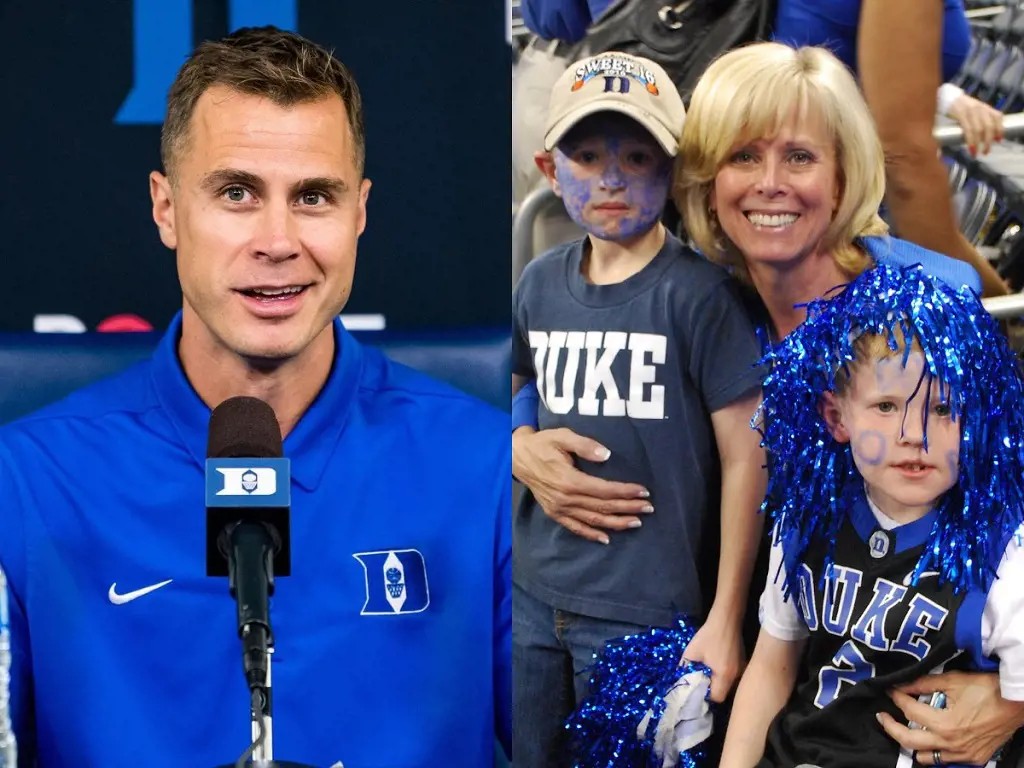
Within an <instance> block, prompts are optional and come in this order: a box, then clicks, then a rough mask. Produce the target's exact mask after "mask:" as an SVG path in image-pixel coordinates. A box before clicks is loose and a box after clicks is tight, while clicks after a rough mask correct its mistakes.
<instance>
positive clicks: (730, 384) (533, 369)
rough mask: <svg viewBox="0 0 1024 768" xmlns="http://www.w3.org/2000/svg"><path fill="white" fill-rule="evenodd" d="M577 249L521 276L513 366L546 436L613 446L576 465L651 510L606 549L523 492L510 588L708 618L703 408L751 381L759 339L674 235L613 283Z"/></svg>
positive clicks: (730, 290) (655, 620) (710, 475)
mask: <svg viewBox="0 0 1024 768" xmlns="http://www.w3.org/2000/svg"><path fill="white" fill-rule="evenodd" d="M585 242H586V241H585V240H581V241H577V242H574V243H569V244H567V245H564V246H560V247H558V248H555V249H554V250H552V251H549V252H548V253H547V254H545V255H543V256H541V257H540V258H538V259H536V260H535V261H533V262H532V263H531V264H530V265H529V266H528V267H527V268H526V270H525V272H524V273H523V276H522V278H521V280H520V282H519V284H518V285H517V287H516V291H515V294H514V296H513V358H514V362H513V365H514V371H515V373H517V374H519V375H521V376H526V377H529V378H536V379H537V385H538V389H539V391H540V395H541V404H540V409H539V414H538V415H539V426H540V428H541V429H551V428H557V427H567V428H569V429H571V430H573V431H574V432H577V433H578V434H581V435H585V436H587V437H591V438H593V439H595V440H597V441H598V442H600V443H601V444H603V445H605V446H606V447H607V448H608V449H609V450H610V451H611V458H609V459H608V461H606V462H603V463H591V462H587V461H582V460H577V461H578V466H580V468H581V469H582V470H583V471H585V472H587V473H588V474H591V475H594V476H597V477H603V478H606V479H609V480H618V481H623V482H634V483H639V484H642V485H644V486H645V487H647V488H648V489H649V490H650V491H651V503H652V504H653V506H654V509H655V511H654V514H652V515H647V516H644V517H643V527H642V528H640V529H636V530H628V531H623V532H614V531H613V532H609V536H610V538H611V544H610V546H603V545H601V544H595V543H593V542H590V541H587V540H585V539H582V538H580V537H579V536H577V535H575V534H573V533H571V532H569V531H568V530H566V529H565V528H564V527H562V526H561V525H559V524H557V523H555V522H554V521H552V520H551V519H550V518H549V517H547V516H546V515H545V514H544V512H543V510H542V509H540V507H539V505H538V504H537V503H536V501H535V500H534V498H533V496H532V495H531V494H530V493H528V492H527V493H526V494H524V497H523V501H522V504H521V506H520V509H519V511H518V514H517V515H516V516H515V519H514V521H513V543H514V557H513V580H514V581H515V582H516V583H517V584H518V585H519V586H520V587H522V588H523V589H525V590H526V591H527V592H528V593H530V594H531V595H533V596H534V597H536V598H538V599H540V600H542V601H544V602H546V603H548V604H549V605H551V606H553V607H555V608H559V609H562V610H566V611H572V612H574V613H580V614H583V615H586V616H592V617H596V618H603V619H608V620H613V621H624V622H632V623H636V624H643V625H655V626H668V625H671V623H672V621H673V617H674V615H675V613H676V612H683V613H687V614H694V615H700V614H701V612H702V610H703V606H702V605H701V589H700V584H699V582H698V576H697V573H698V566H697V561H698V558H699V557H700V555H701V535H702V529H703V524H704V520H705V518H706V516H707V515H709V514H710V515H716V516H717V515H718V514H719V510H718V508H717V505H715V506H714V507H713V508H712V506H711V504H710V503H709V499H714V498H717V496H718V493H717V491H718V489H717V488H716V487H714V484H716V483H717V482H718V480H717V478H718V474H717V472H718V470H717V466H718V456H717V448H716V445H715V441H714V434H713V432H712V428H711V419H710V414H711V413H712V412H714V411H717V410H719V409H721V408H723V407H725V406H727V405H729V404H730V403H732V402H734V401H736V400H737V399H739V398H741V397H743V396H745V395H748V394H750V393H752V392H753V391H754V390H756V389H757V388H758V387H759V386H760V378H761V371H760V370H759V369H757V368H756V367H755V364H756V362H757V360H758V357H759V348H758V343H757V338H756V336H755V334H754V331H753V328H752V326H751V323H750V320H749V318H748V316H747V313H746V312H745V311H744V308H743V306H742V304H741V302H740V299H739V297H738V295H737V293H736V286H735V283H734V281H732V280H731V279H730V278H729V276H728V274H727V273H726V272H725V270H723V269H722V268H720V267H718V266H716V265H714V264H711V263H710V262H708V261H706V260H705V259H703V258H702V257H701V256H699V255H698V254H696V253H694V252H693V251H692V250H690V249H688V248H686V247H685V246H684V245H683V244H682V243H681V242H680V241H679V240H677V239H676V238H674V237H672V236H671V235H669V236H668V237H667V239H666V242H665V245H664V247H663V248H662V249H661V251H660V252H659V253H658V254H657V256H655V258H654V259H653V260H652V261H651V262H650V263H649V264H648V265H647V266H646V267H645V268H644V269H642V270H641V271H640V272H638V273H637V274H635V275H633V276H632V277H630V278H629V279H627V280H625V281H623V282H621V283H617V284H614V285H592V284H590V283H588V282H587V281H586V279H585V278H584V277H583V275H582V274H581V272H580V265H581V262H582V258H583V245H584V243H585ZM751 415H753V414H751ZM723 535H728V531H725V532H723Z"/></svg>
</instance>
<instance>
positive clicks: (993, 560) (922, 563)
mask: <svg viewBox="0 0 1024 768" xmlns="http://www.w3.org/2000/svg"><path fill="white" fill-rule="evenodd" d="M865 333H871V334H877V335H880V336H882V337H884V338H886V339H887V340H888V342H889V347H890V348H891V349H892V350H894V351H896V350H899V349H903V363H904V364H906V360H907V357H908V356H909V354H910V351H911V349H910V344H909V343H907V344H902V343H901V342H902V341H903V340H904V339H906V340H908V341H909V340H911V339H914V340H916V341H917V342H918V343H919V344H920V346H921V349H922V351H923V353H924V359H925V376H926V378H927V379H935V380H937V381H938V382H939V384H940V388H941V391H942V393H943V399H944V400H945V401H946V402H948V403H949V404H950V406H951V407H952V411H953V414H954V418H956V420H957V421H958V423H959V424H960V426H961V438H960V469H959V479H958V481H957V484H956V485H955V486H954V487H953V488H952V489H951V490H950V491H948V492H947V493H946V494H945V495H944V496H943V497H942V498H941V499H940V501H939V509H938V514H937V516H936V521H935V524H934V526H933V528H932V531H931V535H930V538H929V541H928V545H927V546H926V547H925V551H924V553H923V554H922V556H921V558H920V560H919V562H918V563H917V567H916V570H915V573H914V580H915V583H916V578H917V576H918V575H919V574H920V573H921V572H922V571H924V570H926V569H927V570H935V571H938V572H939V573H940V579H941V580H942V581H945V582H948V583H950V584H952V585H953V586H954V588H955V589H956V590H958V591H959V590H965V589H970V588H972V587H987V586H988V585H989V584H990V583H991V579H992V578H993V577H994V575H995V567H996V566H997V565H998V558H999V557H1000V556H1001V555H1002V549H1001V547H1002V546H1003V545H1004V544H1005V542H1006V541H1007V539H1008V537H1009V536H1010V535H1012V533H1013V532H1014V531H1016V529H1017V528H1018V526H1019V525H1020V523H1021V520H1022V509H1024V385H1022V375H1021V367H1020V364H1019V362H1018V359H1017V357H1016V356H1015V354H1014V353H1013V351H1012V350H1011V349H1010V346H1009V343H1008V342H1007V339H1006V337H1005V336H1004V334H1003V333H1002V331H1001V330H1000V328H999V326H998V325H997V324H996V322H995V321H994V320H993V319H992V317H991V316H990V315H989V314H988V313H987V312H986V311H985V309H984V308H983V307H982V305H981V302H980V301H979V299H978V297H977V296H976V295H975V294H974V293H973V292H971V291H970V290H968V289H966V288H964V289H960V290H955V289H953V288H951V287H949V286H947V285H946V284H945V283H942V282H940V281H938V280H935V279H932V278H930V277H928V276H927V275H925V274H924V272H923V271H922V269H921V267H920V266H913V267H906V268H903V269H895V268H892V267H886V266H878V267H876V268H874V269H871V270H869V271H867V272H865V273H864V274H863V275H861V276H860V277H858V278H857V279H856V280H854V281H853V282H852V283H850V285H849V286H847V287H846V288H845V289H844V290H843V291H842V292H841V293H839V294H838V295H836V296H835V297H834V298H831V299H827V300H818V301H814V302H812V303H811V304H810V305H809V307H808V315H807V321H806V322H805V323H804V324H803V325H802V326H800V327H799V328H797V329H796V330H795V331H794V332H793V333H791V334H790V335H789V336H787V337H786V339H785V340H784V341H783V342H782V343H781V344H779V345H778V346H777V347H776V348H775V350H773V351H772V352H771V353H769V354H768V355H767V356H766V357H765V360H764V361H763V362H766V363H768V364H769V366H770V368H771V372H770V374H769V375H768V377H767V379H766V380H765V384H764V404H763V406H762V409H761V411H760V412H759V414H758V416H757V417H755V423H756V425H757V426H758V428H759V429H760V430H761V431H762V434H763V436H764V445H765V448H766V449H767V451H768V453H769V454H770V457H771V462H772V472H771V478H770V481H769V486H768V494H767V497H766V500H765V503H764V506H763V509H765V510H768V511H770V512H771V513H772V514H773V516H774V517H775V520H776V527H777V534H778V535H779V536H780V538H781V541H782V542H783V546H784V550H785V552H786V556H785V563H786V572H787V574H789V573H795V567H794V565H795V564H796V563H798V562H800V561H802V559H803V556H804V553H805V552H806V551H807V547H808V545H809V544H810V543H811V542H813V541H820V540H824V541H825V542H826V543H827V552H828V554H827V556H826V562H825V566H826V567H825V568H824V569H823V576H824V574H825V573H827V572H828V570H829V566H830V565H831V563H832V543H833V542H834V541H835V538H836V535H837V533H838V531H839V527H840V525H841V523H842V521H843V519H844V516H845V514H846V508H847V504H848V503H849V502H850V499H851V498H852V497H853V495H854V494H856V493H858V492H860V491H861V490H862V489H863V479H862V478H861V476H860V473H859V472H858V471H857V469H856V467H855V465H854V462H853V454H852V451H851V447H850V444H849V443H840V442H838V441H836V440H835V439H834V438H833V437H832V435H831V433H830V432H829V429H828V427H827V425H826V423H825V421H824V419H823V418H822V416H821V414H820V411H819V404H820V402H821V398H822V395H823V394H824V393H825V392H826V391H832V390H834V389H835V385H836V381H835V377H836V373H837V371H838V370H839V369H840V368H844V369H846V370H847V371H848V370H849V369H848V367H847V366H848V365H849V364H850V363H851V362H853V360H854V343H855V341H856V340H857V338H858V337H859V336H860V335H862V334H865ZM928 384H929V381H928V380H926V381H924V382H923V383H922V387H921V392H922V395H921V396H926V395H925V393H927V392H928V390H929V386H928ZM926 439H927V436H926ZM926 445H927V443H926ZM791 586H792V585H791V584H787V585H786V590H787V592H789V591H790V587H791Z"/></svg>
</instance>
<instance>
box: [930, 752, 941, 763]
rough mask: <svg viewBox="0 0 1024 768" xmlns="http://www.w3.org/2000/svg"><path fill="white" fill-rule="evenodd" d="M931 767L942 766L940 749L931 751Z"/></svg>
mask: <svg viewBox="0 0 1024 768" xmlns="http://www.w3.org/2000/svg"><path fill="white" fill-rule="evenodd" d="M932 765H942V750H941V749H933V750H932Z"/></svg>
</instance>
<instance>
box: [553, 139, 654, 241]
mask: <svg viewBox="0 0 1024 768" xmlns="http://www.w3.org/2000/svg"><path fill="white" fill-rule="evenodd" d="M630 122H631V121H630ZM602 127H603V128H604V129H603V130H602V129H601V128H602ZM553 158H554V164H555V178H556V179H557V181H558V184H559V187H560V189H561V194H562V200H563V202H564V203H565V209H566V211H567V212H568V214H569V217H570V218H571V219H572V220H573V221H574V222H576V223H577V224H578V225H579V226H580V227H582V228H583V229H585V230H586V231H587V232H589V233H590V234H592V235H594V237H597V238H600V239H601V240H611V241H617V242H619V241H625V240H629V239H631V238H634V237H637V236H639V235H643V234H644V233H646V232H648V231H649V230H650V229H651V228H652V227H654V225H655V224H657V222H658V221H659V220H660V218H661V215H662V213H663V211H664V208H665V202H666V201H667V200H668V193H669V188H670V186H671V183H672V159H671V158H670V157H668V155H666V154H665V152H664V150H662V149H661V147H660V146H659V145H658V143H657V142H656V141H655V140H654V139H653V138H652V137H651V136H650V135H648V134H647V133H646V132H645V131H644V130H643V129H642V128H641V127H640V126H639V125H637V124H635V123H633V124H632V125H629V124H623V122H622V121H613V122H611V123H610V124H608V125H606V126H601V125H600V123H595V124H593V129H591V130H588V131H587V132H586V133H583V134H582V135H580V134H576V135H574V136H573V138H572V140H570V141H566V142H563V144H562V145H559V146H558V147H557V148H556V149H555V151H554V153H553Z"/></svg>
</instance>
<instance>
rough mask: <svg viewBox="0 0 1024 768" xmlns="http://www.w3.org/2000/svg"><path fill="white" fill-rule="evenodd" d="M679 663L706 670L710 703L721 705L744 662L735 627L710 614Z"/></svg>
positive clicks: (729, 622) (741, 639)
mask: <svg viewBox="0 0 1024 768" xmlns="http://www.w3.org/2000/svg"><path fill="white" fill-rule="evenodd" d="M683 660H684V661H691V662H694V661H699V662H701V663H702V664H706V665H707V666H708V667H710V668H711V700H712V701H714V702H718V703H721V702H723V701H725V698H726V697H727V696H728V695H729V691H730V690H732V687H733V685H734V684H735V683H736V680H737V679H738V678H739V676H740V672H742V671H743V667H744V666H745V665H746V662H747V659H746V654H745V653H744V651H743V638H742V636H741V635H740V629H739V626H737V625H736V623H735V622H733V621H728V620H722V619H719V618H718V617H717V616H715V614H714V612H713V611H712V613H711V615H710V616H708V620H707V621H706V622H705V624H704V626H703V627H701V628H700V629H699V630H697V633H696V634H695V635H694V636H693V640H691V641H690V644H689V645H687V646H686V650H685V651H683Z"/></svg>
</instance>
